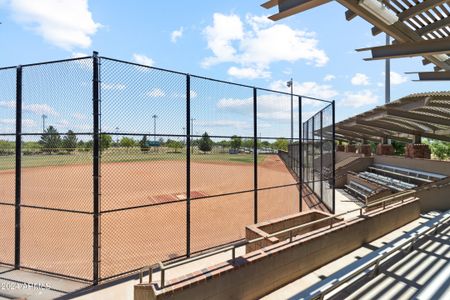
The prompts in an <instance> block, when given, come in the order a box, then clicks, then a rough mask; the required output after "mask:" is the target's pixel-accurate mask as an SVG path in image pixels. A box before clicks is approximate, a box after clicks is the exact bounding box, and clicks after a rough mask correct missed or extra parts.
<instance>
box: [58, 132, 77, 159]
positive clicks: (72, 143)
mask: <svg viewBox="0 0 450 300" xmlns="http://www.w3.org/2000/svg"><path fill="white" fill-rule="evenodd" d="M77 143H78V139H77V136H76V135H75V133H74V132H73V131H72V130H69V131H68V132H67V135H66V136H65V137H64V138H63V141H62V146H63V148H64V150H66V151H67V152H68V153H71V152H73V151H75V149H76V148H77Z"/></svg>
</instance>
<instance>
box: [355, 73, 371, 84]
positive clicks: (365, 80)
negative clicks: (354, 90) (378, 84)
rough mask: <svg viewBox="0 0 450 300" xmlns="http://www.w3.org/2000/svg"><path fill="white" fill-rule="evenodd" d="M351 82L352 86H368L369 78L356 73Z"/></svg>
mask: <svg viewBox="0 0 450 300" xmlns="http://www.w3.org/2000/svg"><path fill="white" fill-rule="evenodd" d="M351 82H352V84H353V85H369V76H367V75H366V74H363V73H356V74H355V75H354V76H353V77H352V79H351Z"/></svg>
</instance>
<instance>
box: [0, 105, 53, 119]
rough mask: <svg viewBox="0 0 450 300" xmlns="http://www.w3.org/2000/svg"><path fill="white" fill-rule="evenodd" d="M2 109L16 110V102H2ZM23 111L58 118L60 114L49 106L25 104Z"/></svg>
mask: <svg viewBox="0 0 450 300" xmlns="http://www.w3.org/2000/svg"><path fill="white" fill-rule="evenodd" d="M0 107H3V108H12V109H15V108H16V102H14V101H0ZM22 110H23V111H24V112H30V113H33V114H36V115H39V116H40V115H43V114H44V115H47V116H58V115H59V114H58V112H56V111H55V109H54V108H53V107H51V106H50V105H48V104H38V103H35V104H23V105H22Z"/></svg>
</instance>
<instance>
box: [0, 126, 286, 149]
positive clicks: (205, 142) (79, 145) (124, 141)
mask: <svg viewBox="0 0 450 300" xmlns="http://www.w3.org/2000/svg"><path fill="white" fill-rule="evenodd" d="M155 142H157V143H156V144H155ZM253 143H254V140H253V139H252V138H241V137H240V136H237V135H234V136H232V137H231V139H230V140H221V141H217V142H214V141H213V140H212V139H211V138H210V137H209V135H208V133H207V132H205V133H203V135H202V136H201V137H200V138H198V139H191V146H193V147H197V148H198V149H199V150H200V151H202V152H205V153H207V152H210V151H212V149H213V147H222V148H223V149H225V148H226V149H235V150H239V149H242V148H246V149H252V148H253ZM185 144H186V139H184V140H183V141H180V140H174V139H171V138H168V139H166V140H164V139H163V138H159V139H158V140H157V141H153V143H152V142H151V141H150V140H149V137H148V135H143V136H142V138H141V139H134V138H131V137H127V136H123V137H121V138H120V139H119V138H117V139H115V140H114V139H113V137H112V136H111V135H108V134H101V137H100V150H101V151H105V150H107V149H109V148H111V147H122V148H134V147H139V148H140V149H141V151H142V152H148V151H150V149H151V148H152V147H155V146H162V147H167V148H170V149H173V151H174V152H180V151H181V149H183V148H184V147H185ZM288 144H289V142H288V140H287V139H281V138H280V139H277V140H275V141H274V142H273V143H270V142H269V141H259V140H258V141H257V146H258V148H271V149H279V150H285V151H287V149H288ZM14 145H15V143H14V142H12V141H2V140H0V155H9V154H14V148H15V146H14ZM22 148H23V151H24V154H25V155H31V154H36V153H47V154H52V153H62V154H64V153H67V154H70V153H73V152H74V151H90V150H92V148H93V141H92V140H88V141H85V140H81V139H79V138H78V137H77V135H76V134H75V133H74V132H73V131H72V130H69V131H67V133H65V134H60V133H59V132H58V130H57V129H56V128H55V127H54V126H49V127H48V128H47V129H46V130H45V131H44V133H43V134H42V136H41V137H40V140H39V141H37V142H23V145H22Z"/></svg>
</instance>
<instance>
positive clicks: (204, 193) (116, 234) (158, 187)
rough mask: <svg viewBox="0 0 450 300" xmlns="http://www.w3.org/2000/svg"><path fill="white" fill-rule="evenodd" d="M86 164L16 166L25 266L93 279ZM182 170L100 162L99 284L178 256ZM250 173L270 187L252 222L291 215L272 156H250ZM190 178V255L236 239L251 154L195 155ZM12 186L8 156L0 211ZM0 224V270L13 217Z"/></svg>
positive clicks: (291, 201) (163, 162)
mask: <svg viewBox="0 0 450 300" xmlns="http://www.w3.org/2000/svg"><path fill="white" fill-rule="evenodd" d="M91 155H92V154H91V153H76V154H70V155H56V154H53V155H30V156H23V159H22V160H23V162H22V166H23V168H22V178H21V179H22V204H23V205H25V206H26V207H22V209H21V215H22V217H21V261H22V262H21V264H22V265H23V266H26V267H30V268H36V269H40V270H46V271H50V272H55V273H60V274H66V275H71V276H75V277H80V278H85V279H91V278H92V251H93V250H92V249H93V248H92V240H93V237H92V232H93V218H92V214H91V213H92V210H93V204H92V202H93V200H92V199H93V196H92V194H93V188H92V186H93V184H92V182H93V180H92V158H91ZM186 168H187V166H186V161H185V153H165V152H163V153H145V154H143V153H140V152H139V151H126V150H123V151H107V152H105V153H103V155H102V163H101V210H102V215H101V246H100V247H101V248H100V249H101V251H100V253H101V275H102V278H106V277H109V276H113V275H117V274H120V273H122V272H126V271H129V270H132V269H136V268H139V267H141V266H143V265H148V264H152V263H155V262H158V261H160V260H166V259H169V258H174V257H178V256H183V255H185V253H186V230H187V229H186V218H187V216H186V206H187V203H186V201H185V199H186ZM257 169H258V170H257V172H258V176H257V179H258V188H269V187H274V188H270V189H265V190H262V191H258V207H257V210H258V221H264V220H268V219H271V218H275V217H279V216H282V215H287V214H291V213H295V212H298V210H299V200H298V199H299V192H298V189H297V187H296V186H295V185H293V186H288V187H278V188H276V186H279V185H289V184H294V183H295V182H296V181H295V179H294V178H293V176H292V175H291V173H290V172H289V170H288V169H287V168H286V166H285V165H284V163H283V162H282V161H281V160H280V158H279V156H278V155H276V154H270V155H258V164H257ZM190 174H191V176H190V178H191V198H192V199H193V200H191V207H190V209H191V214H190V218H191V222H190V233H191V234H190V236H191V251H192V252H196V251H201V250H204V249H207V248H210V247H213V246H216V245H220V244H224V243H228V242H231V241H234V240H238V239H241V238H243V237H244V229H245V226H246V225H248V224H252V223H253V218H254V192H253V191H251V190H252V189H253V187H254V165H253V156H252V154H237V155H230V154H228V153H214V154H200V153H195V154H193V155H192V163H191V166H190ZM14 182H15V171H14V156H5V157H0V202H2V203H10V204H13V203H14V198H15V190H14ZM245 191H247V192H245ZM235 192H241V193H237V194H230V193H235ZM221 194H228V195H222V196H218V195H221ZM196 198H198V199H196ZM28 206H30V207H28ZM32 206H39V207H46V208H52V209H54V210H44V209H41V208H35V207H32ZM303 207H306V205H303ZM59 209H61V210H59ZM62 210H68V211H62ZM0 215H1V216H2V217H1V219H0V262H6V263H12V262H13V259H14V207H13V206H8V205H0Z"/></svg>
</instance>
